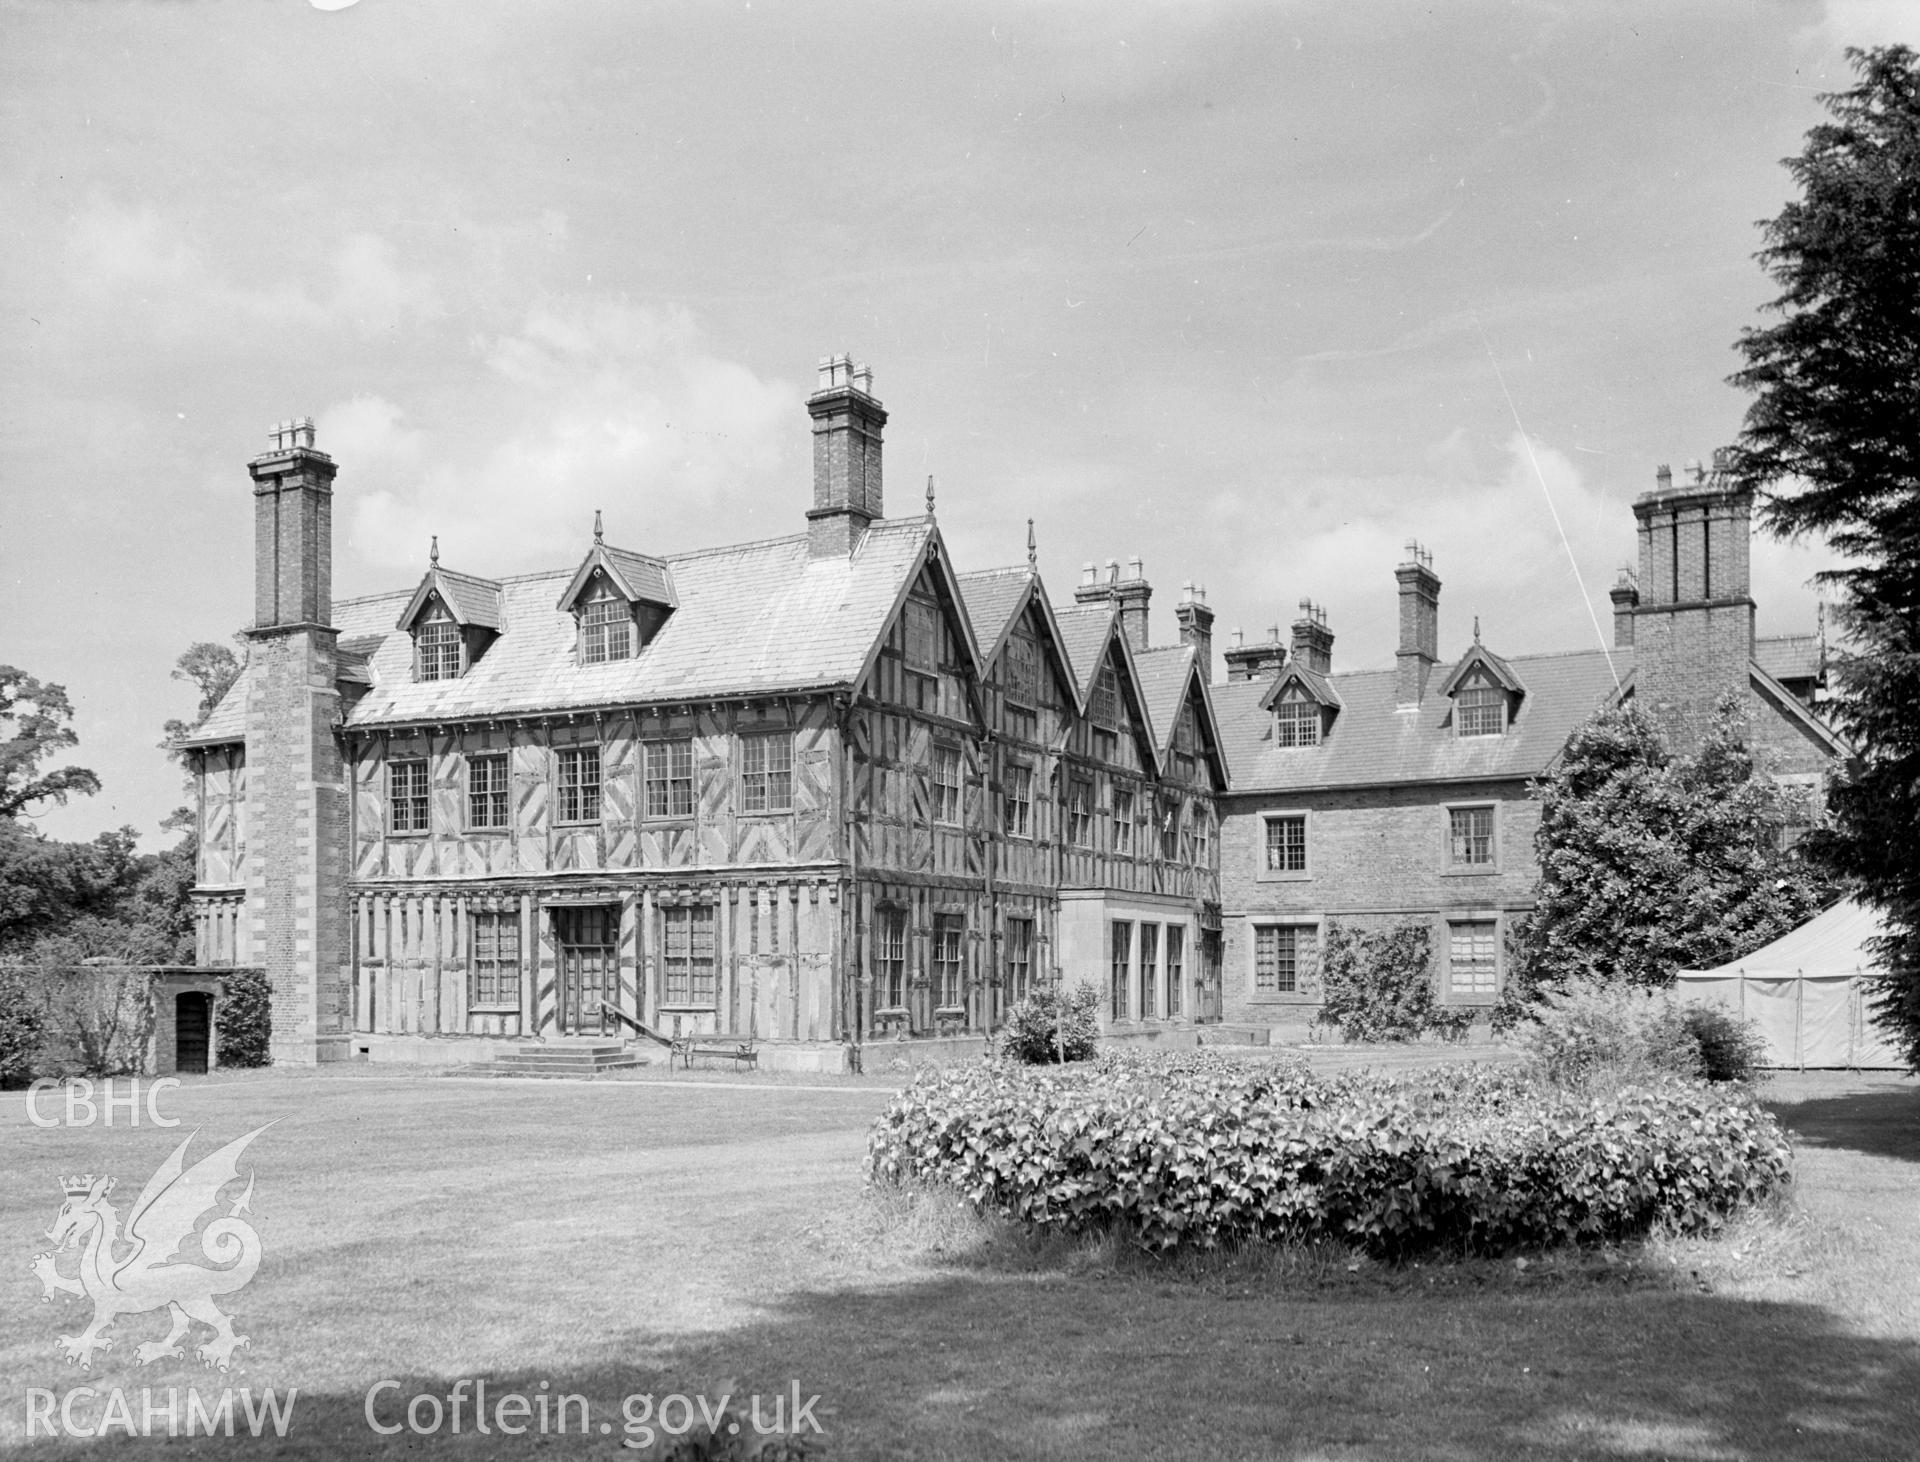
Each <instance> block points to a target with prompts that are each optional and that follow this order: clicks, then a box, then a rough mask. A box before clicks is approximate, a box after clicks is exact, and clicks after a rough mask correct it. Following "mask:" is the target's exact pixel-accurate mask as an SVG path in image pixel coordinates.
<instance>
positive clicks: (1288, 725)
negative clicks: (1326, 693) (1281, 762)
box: [1273, 695, 1327, 751]
mask: <svg viewBox="0 0 1920 1462" xmlns="http://www.w3.org/2000/svg"><path fill="white" fill-rule="evenodd" d="M1326 720H1327V708H1326V707H1325V706H1323V705H1321V704H1320V702H1318V701H1317V700H1315V699H1313V697H1312V696H1309V695H1299V696H1285V695H1283V696H1282V697H1281V698H1280V699H1279V700H1278V701H1276V702H1274V706H1273V744H1274V745H1275V746H1276V747H1279V748H1281V749H1282V750H1286V751H1295V750H1304V749H1305V748H1307V747H1312V746H1318V745H1319V744H1320V743H1321V742H1322V741H1324V740H1325V739H1326V730H1327V727H1326ZM1303 730H1304V731H1306V732H1307V733H1308V734H1306V735H1305V736H1304V737H1303V735H1302V732H1303Z"/></svg>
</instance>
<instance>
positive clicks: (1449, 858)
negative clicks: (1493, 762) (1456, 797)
mask: <svg viewBox="0 0 1920 1462" xmlns="http://www.w3.org/2000/svg"><path fill="white" fill-rule="evenodd" d="M1445 812H1446V823H1445V826H1444V827H1443V828H1442V829H1441V835H1442V837H1443V838H1444V839H1445V842H1444V844H1443V853H1444V856H1445V862H1444V863H1442V865H1441V871H1442V872H1443V873H1444V874H1446V875H1448V876H1450V877H1454V878H1459V877H1469V878H1471V877H1484V876H1486V875H1487V874H1490V873H1498V872H1499V871H1500V804H1499V803H1498V802H1497V801H1491V802H1449V803H1448V804H1447V805H1446V808H1445ZM1479 813H1485V814H1486V817H1487V831H1486V851H1487V856H1486V857H1485V858H1484V859H1481V860H1478V861H1476V860H1474V859H1472V858H1471V857H1469V858H1461V857H1460V856H1459V852H1460V845H1461V837H1460V835H1459V834H1457V833H1456V832H1455V831H1454V820H1455V819H1456V818H1460V817H1465V818H1467V819H1468V820H1469V822H1471V819H1472V818H1473V817H1474V816H1475V815H1476V814H1479ZM1465 836H1466V838H1467V840H1468V842H1469V852H1471V851H1472V849H1471V843H1472V841H1473V840H1474V839H1475V838H1477V837H1478V834H1476V833H1474V832H1472V831H1471V830H1469V831H1468V832H1467V834H1466V835H1465Z"/></svg>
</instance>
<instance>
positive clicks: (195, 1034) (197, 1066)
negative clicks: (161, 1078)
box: [173, 990, 213, 1076]
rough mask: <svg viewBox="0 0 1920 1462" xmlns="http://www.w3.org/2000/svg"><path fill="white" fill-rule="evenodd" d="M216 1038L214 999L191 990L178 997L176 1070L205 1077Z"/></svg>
mask: <svg viewBox="0 0 1920 1462" xmlns="http://www.w3.org/2000/svg"><path fill="white" fill-rule="evenodd" d="M212 1035H213V997H212V996H211V995H206V994H201V993H198V992H195V991H191V990H190V991H188V992H186V993H185V994H182V995H176V996H174V997H173V1069H174V1070H175V1071H179V1072H182V1073H186V1074H191V1075H194V1076H205V1075H206V1074H207V1064H208V1062H207V1058H208V1056H209V1055H211V1054H212V1053H211V1052H210V1051H209V1049H208V1047H209V1045H210V1043H211V1038H212Z"/></svg>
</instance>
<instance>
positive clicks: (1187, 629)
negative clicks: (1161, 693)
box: [1173, 579, 1213, 685]
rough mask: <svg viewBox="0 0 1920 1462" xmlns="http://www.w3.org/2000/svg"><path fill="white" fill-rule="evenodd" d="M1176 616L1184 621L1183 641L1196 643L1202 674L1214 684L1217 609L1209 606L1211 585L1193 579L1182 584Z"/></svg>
mask: <svg viewBox="0 0 1920 1462" xmlns="http://www.w3.org/2000/svg"><path fill="white" fill-rule="evenodd" d="M1173 617H1174V619H1175V620H1176V621H1178V622H1179V625H1180V643H1181V644H1183V645H1192V646H1193V651H1194V660H1195V661H1196V662H1197V663H1198V664H1199V666H1200V678H1201V679H1202V680H1204V681H1206V682H1207V684H1209V685H1211V684H1213V611H1212V610H1211V609H1209V608H1208V607H1207V586H1206V585H1205V584H1201V585H1199V586H1198V587H1196V586H1195V585H1194V582H1193V580H1191V579H1189V580H1187V582H1186V583H1184V584H1182V585H1181V586H1180V602H1179V604H1177V605H1176V606H1174V611H1173Z"/></svg>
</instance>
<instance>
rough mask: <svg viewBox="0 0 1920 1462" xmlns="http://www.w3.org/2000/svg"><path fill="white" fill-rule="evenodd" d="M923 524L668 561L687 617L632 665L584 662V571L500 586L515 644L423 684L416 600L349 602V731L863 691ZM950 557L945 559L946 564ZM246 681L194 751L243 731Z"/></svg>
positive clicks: (924, 531)
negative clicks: (563, 600)
mask: <svg viewBox="0 0 1920 1462" xmlns="http://www.w3.org/2000/svg"><path fill="white" fill-rule="evenodd" d="M936 531H937V530H936V529H935V528H934V527H933V525H932V524H930V523H928V522H927V521H926V519H924V518H910V519H899V520H896V521H886V520H881V521H878V522H875V523H874V524H873V525H872V526H871V527H870V528H869V529H868V530H867V532H866V535H865V536H864V537H863V538H862V539H861V541H860V545H859V547H858V548H856V549H855V550H854V552H853V554H852V555H851V556H850V557H846V558H842V557H833V558H822V559H816V558H813V557H811V555H810V554H809V551H808V546H807V538H806V535H804V534H799V535H795V536H793V537H789V538H775V539H768V540H766V541H764V542H760V543H745V544H738V545H734V546H731V547H727V548H717V549H708V550H704V551H701V552H697V553H686V554H675V555H672V556H671V557H669V558H667V559H665V560H662V561H661V562H662V564H663V566H664V568H665V570H666V571H667V572H668V573H670V575H671V579H672V586H671V587H672V590H673V591H674V592H675V593H677V596H678V598H679V601H680V607H679V608H678V609H677V610H675V611H674V613H673V614H672V615H670V616H669V617H668V619H667V622H666V624H665V626H664V627H663V628H662V629H661V631H660V633H659V634H658V635H657V636H656V637H655V638H654V640H653V641H652V643H651V644H649V645H648V646H647V647H646V649H645V650H644V651H643V652H642V653H641V654H640V655H639V656H638V657H637V658H636V659H632V660H617V661H614V662H612V663H610V664H606V665H577V664H575V663H574V641H575V626H574V621H573V617H572V616H571V615H570V614H567V613H565V612H563V611H561V610H560V609H558V608H557V607H556V605H557V602H558V599H559V595H560V592H561V590H562V589H563V588H565V587H566V585H567V584H568V582H569V581H570V580H571V579H572V578H573V576H574V572H575V571H574V570H573V569H559V570H555V571H552V572H548V573H538V574H526V575H522V576H520V577H517V578H512V579H507V580H504V581H502V583H501V591H502V596H503V598H504V600H505V612H506V618H507V623H508V625H509V626H510V628H509V629H508V631H507V632H506V633H505V634H502V635H501V636H500V638H499V639H497V640H496V641H494V643H493V644H492V645H491V646H490V647H489V648H488V649H487V651H486V653H485V654H483V655H482V656H481V657H480V659H479V661H478V663H476V664H475V665H474V666H473V668H472V669H470V670H469V671H468V672H467V673H466V674H465V675H464V676H462V677H460V678H459V679H458V680H428V681H416V680H415V679H414V678H413V643H412V640H411V638H410V637H409V636H408V635H406V634H404V633H401V632H400V631H398V630H396V629H395V628H394V624H395V622H396V620H397V618H398V616H399V613H400V610H401V608H402V606H404V605H405V604H406V603H407V600H408V599H409V597H410V595H411V591H408V590H401V591H398V592H395V593H391V594H379V595H373V596H370V597H367V598H361V599H349V600H343V601H341V602H339V603H337V604H335V605H334V613H333V622H334V625H335V627H336V628H337V629H338V630H339V631H340V638H341V642H342V644H350V645H352V646H353V647H354V648H355V649H356V650H358V651H361V652H363V653H367V654H368V669H369V672H370V675H371V679H372V682H373V684H372V687H371V688H370V689H369V690H368V691H367V693H366V694H365V695H364V696H363V697H362V698H361V699H360V701H359V702H358V703H357V704H356V705H355V706H354V707H353V709H352V711H351V712H350V713H349V714H348V716H347V724H348V725H350V726H381V725H411V724H419V723H423V722H433V721H453V720H462V719H469V718H473V719H481V718H485V717H488V716H495V715H513V714H518V713H523V712H529V711H544V710H557V711H565V710H571V709H585V708H591V707H596V706H609V705H631V704H645V703H658V702H671V701H682V700H699V699H705V698H707V697H719V696H734V695H765V694H774V693H777V692H780V691H797V690H809V689H815V688H824V687H830V686H838V685H852V684H854V683H855V682H856V681H858V679H859V678H860V676H861V674H862V673H863V672H864V670H865V668H866V665H867V661H868V658H869V656H870V654H871V652H872V651H873V649H874V647H875V645H876V644H877V643H878V641H879V638H880V633H881V631H882V630H883V629H884V628H885V627H886V624H887V622H888V620H889V619H890V618H891V617H892V615H893V613H894V611H895V610H896V608H897V607H898V605H899V602H900V599H901V597H902V596H903V595H904V594H905V592H906V590H907V587H908V583H909V580H910V578H911V576H912V574H913V573H914V571H915V570H916V569H917V568H918V566H919V564H920V562H921V560H922V556H923V555H924V554H925V552H926V549H927V545H928V542H929V540H930V539H931V538H932V537H933V536H934V534H935V533H936ZM941 557H942V559H943V560H944V557H945V556H944V554H943V555H942V556H941ZM246 696H247V676H246V675H245V674H244V673H243V674H242V675H241V677H240V679H239V680H238V681H237V682H235V684H234V686H233V688H232V689H231V690H230V691H228V693H227V695H226V697H225V698H224V699H223V700H222V701H221V703H220V704H219V705H218V706H217V707H215V708H214V711H213V714H212V715H210V716H209V717H208V718H207V720H206V721H205V723H204V724H202V725H201V726H200V727H199V728H198V729H197V730H196V731H195V732H194V734H193V735H192V736H191V737H188V738H186V744H189V745H211V744H217V743H219V742H225V741H238V740H240V739H242V738H243V736H244V733H245V721H246Z"/></svg>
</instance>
